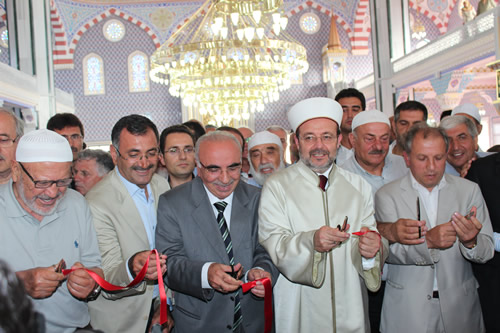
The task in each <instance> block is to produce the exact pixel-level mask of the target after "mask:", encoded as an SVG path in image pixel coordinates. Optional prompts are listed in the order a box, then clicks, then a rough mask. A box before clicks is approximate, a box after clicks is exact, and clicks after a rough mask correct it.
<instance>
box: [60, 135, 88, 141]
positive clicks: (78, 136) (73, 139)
mask: <svg viewBox="0 0 500 333" xmlns="http://www.w3.org/2000/svg"><path fill="white" fill-rule="evenodd" d="M63 137H64V138H65V139H66V140H68V141H69V140H70V139H71V140H72V141H78V140H81V139H83V135H80V134H71V135H63Z"/></svg>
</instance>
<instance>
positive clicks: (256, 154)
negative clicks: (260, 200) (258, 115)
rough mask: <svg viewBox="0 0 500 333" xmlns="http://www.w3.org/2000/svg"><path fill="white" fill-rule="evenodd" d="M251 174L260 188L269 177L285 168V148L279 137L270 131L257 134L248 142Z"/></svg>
mask: <svg viewBox="0 0 500 333" xmlns="http://www.w3.org/2000/svg"><path fill="white" fill-rule="evenodd" d="M248 160H249V161H250V173H251V174H252V175H253V178H254V180H255V181H256V182H257V184H258V185H259V187H262V185H264V182H265V181H266V179H267V178H269V176H271V175H272V174H273V173H274V172H275V171H278V170H281V169H283V168H284V167H285V163H284V162H283V146H282V143H281V140H280V138H279V136H277V135H276V134H273V133H271V132H268V131H262V132H258V133H255V134H254V135H252V137H251V138H250V141H248Z"/></svg>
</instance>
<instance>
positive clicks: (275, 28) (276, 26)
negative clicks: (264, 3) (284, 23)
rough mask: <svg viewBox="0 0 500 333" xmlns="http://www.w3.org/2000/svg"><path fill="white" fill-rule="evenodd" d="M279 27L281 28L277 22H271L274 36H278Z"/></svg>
mask: <svg viewBox="0 0 500 333" xmlns="http://www.w3.org/2000/svg"><path fill="white" fill-rule="evenodd" d="M273 15H274V14H273ZM280 29H281V27H280V24H279V23H275V24H273V32H274V34H275V35H276V36H279V34H280Z"/></svg>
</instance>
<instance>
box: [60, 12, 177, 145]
mask: <svg viewBox="0 0 500 333" xmlns="http://www.w3.org/2000/svg"><path fill="white" fill-rule="evenodd" d="M111 18H114V19H119V18H117V17H115V16H112V17H111ZM106 21H107V20H103V22H100V23H99V24H97V25H96V26H94V27H92V28H91V29H90V30H89V31H88V32H87V33H85V34H84V35H83V36H82V38H81V39H80V42H79V43H78V46H77V48H76V50H75V68H74V69H73V70H60V71H56V72H55V82H56V87H57V88H60V89H62V90H65V91H68V92H71V93H73V94H74V97H75V109H76V115H77V116H78V117H79V118H80V119H81V120H82V122H83V124H84V127H85V129H86V138H85V140H86V141H88V142H93V141H109V140H110V137H111V129H112V128H113V125H114V124H115V123H116V121H117V120H118V119H120V118H121V117H123V116H125V115H128V114H132V113H139V114H146V115H149V116H151V118H152V120H153V121H154V122H155V123H156V125H157V126H158V130H159V131H161V130H162V129H163V128H165V127H167V126H170V125H173V124H177V123H180V122H181V113H180V110H181V105H180V102H179V99H177V98H174V97H171V96H170V94H169V93H168V90H167V87H165V86H163V85H159V84H154V83H151V91H150V92H146V93H129V91H128V72H127V68H128V67H127V57H128V55H129V54H130V53H132V52H134V51H136V50H140V51H142V52H145V53H146V54H149V55H150V54H152V53H153V52H154V50H155V46H154V44H153V42H152V40H151V38H149V36H148V35H147V34H146V32H144V30H142V29H140V28H139V27H138V26H136V25H135V24H131V23H130V22H127V21H125V20H122V22H123V24H124V25H125V29H126V35H125V37H124V38H123V39H122V40H121V41H119V42H116V43H112V42H109V41H108V40H106V39H105V38H104V36H103V34H102V26H103V25H104V23H105V22H106ZM91 52H94V53H97V54H98V55H99V56H101V57H102V59H103V62H104V71H105V90H106V94H105V95H100V96H85V95H84V94H83V78H82V59H83V58H84V57H85V56H86V55H87V54H89V53H91Z"/></svg>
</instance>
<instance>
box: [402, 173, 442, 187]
mask: <svg viewBox="0 0 500 333" xmlns="http://www.w3.org/2000/svg"><path fill="white" fill-rule="evenodd" d="M409 173H410V178H411V186H412V187H413V188H414V189H415V190H417V191H419V190H425V191H427V192H429V190H428V189H427V188H426V187H424V186H423V185H422V184H420V183H419V182H418V181H417V180H416V179H415V177H413V173H411V171H410V172H409ZM446 184H447V183H446V179H445V177H444V174H443V177H441V180H440V181H439V183H438V185H437V189H438V190H440V189H442V188H443V187H444V186H445V185H446ZM434 189H436V186H434V187H433V188H432V191H434Z"/></svg>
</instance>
